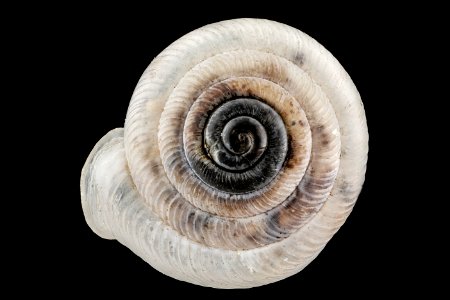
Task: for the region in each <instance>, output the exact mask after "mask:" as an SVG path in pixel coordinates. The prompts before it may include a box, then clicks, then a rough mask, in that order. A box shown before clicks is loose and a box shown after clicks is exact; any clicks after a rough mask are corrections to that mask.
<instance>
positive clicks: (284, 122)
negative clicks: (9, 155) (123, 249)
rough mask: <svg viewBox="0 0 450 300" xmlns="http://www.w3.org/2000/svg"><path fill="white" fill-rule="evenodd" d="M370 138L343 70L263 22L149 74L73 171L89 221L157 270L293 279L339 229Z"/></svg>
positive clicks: (212, 40)
mask: <svg viewBox="0 0 450 300" xmlns="http://www.w3.org/2000/svg"><path fill="white" fill-rule="evenodd" d="M367 151H368V133H367V126H366V120H365V114H364V108H363V105H362V102H361V99H360V96H359V94H358V91H357V90H356V88H355V86H354V84H353V83H352V81H351V79H350V77H349V76H348V74H347V73H346V72H345V71H344V69H343V68H342V67H341V65H340V64H339V63H338V61H337V60H336V59H335V58H334V57H333V56H332V55H331V54H330V53H329V52H328V51H327V50H325V49H324V48H323V47H322V46H321V45H319V44H318V43H317V42H316V41H315V40H313V39H312V38H310V37H309V36H307V35H306V34H304V33H302V32H300V31H299V30H297V29H294V28H292V27H289V26H287V25H284V24H280V23H276V22H273V21H268V20H258V19H237V20H229V21H224V22H219V23H215V24H210V25H207V26H205V27H202V28H200V29H197V30H195V31H193V32H191V33H189V34H187V35H185V36H184V37H182V38H180V39H179V40H177V41H176V42H174V43H173V44H172V45H170V46H169V47H168V48H166V49H165V50H164V51H163V52H162V53H161V54H160V55H158V56H157V57H156V58H155V59H154V60H153V62H152V63H151V64H150V66H149V67H148V68H147V69H146V70H145V72H144V74H143V75H142V77H141V79H140V81H139V83H138V84H137V86H136V89H135V91H134V94H133V96H132V99H131V102H130V106H129V109H128V113H127V118H126V121H125V128H124V129H115V130H112V131H110V132H109V133H108V134H106V135H105V136H104V137H103V138H102V139H101V140H100V141H99V142H98V143H97V145H96V146H95V147H94V149H93V150H92V152H91V154H90V155H89V157H88V159H87V161H86V163H85V166H84V168H83V171H82V175H81V199H82V206H83V211H84V214H85V217H86V221H87V223H88V224H89V226H90V227H91V228H92V230H93V231H94V232H96V233H97V234H98V235H99V236H101V237H103V238H107V239H117V240H118V241H120V242H121V243H122V244H124V245H126V246H127V247H128V248H130V249H131V250H132V251H133V252H135V253H136V254H137V255H139V256H140V257H141V258H142V259H144V260H145V261H147V262H148V263H149V264H150V265H152V266H153V267H154V268H156V269H157V270H159V271H161V272H162V273H164V274H167V275H169V276H171V277H174V278H176V279H179V280H183V281H187V282H191V283H194V284H198V285H203V286H211V287H216V288H248V287H254V286H260V285H264V284H268V283H271V282H275V281H278V280H281V279H283V278H286V277H288V276H291V275H293V274H296V273H297V272H299V271H300V270H302V269H303V268H304V267H305V266H306V265H307V264H308V263H309V262H311V261H312V260H313V259H314V258H315V257H316V256H317V255H318V254H319V252H320V251H321V250H322V249H323V247H324V246H325V245H326V243H327V242H328V241H329V240H330V238H331V237H332V236H333V234H334V233H335V232H336V231H337V230H338V229H339V227H340V226H341V225H342V224H343V223H344V222H345V219H346V218H347V216H348V215H349V213H350V212H351V210H352V207H353V205H354V204H355V202H356V199H357V197H358V195H359V192H360V190H361V187H362V184H363V181H364V175H365V170H366V162H367Z"/></svg>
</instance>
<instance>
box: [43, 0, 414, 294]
mask: <svg viewBox="0 0 450 300" xmlns="http://www.w3.org/2000/svg"><path fill="white" fill-rule="evenodd" d="M280 5H281V3H280ZM189 9H191V10H194V11H196V9H195V8H192V7H191V8H189ZM343 10H344V11H345V9H343ZM397 13H398V12H390V10H389V9H379V8H377V7H366V8H361V7H356V8H355V7H353V8H352V9H351V10H350V11H347V12H346V13H337V12H335V11H334V9H333V8H328V13H326V14H325V13H323V12H322V11H321V10H320V9H319V8H315V9H313V10H311V9H309V8H304V9H302V8H295V7H293V8H292V9H289V7H288V8H286V6H284V7H283V8H279V9H274V8H272V7H269V6H267V7H266V6H263V5H260V6H259V7H251V8H243V7H239V9H237V8H236V9H233V8H227V9H222V8H221V9H214V10H210V11H208V10H207V13H204V12H203V9H202V8H199V9H198V10H197V11H196V12H194V13H192V12H190V13H188V12H187V11H186V13H185V14H181V16H179V15H178V16H176V15H173V14H171V13H170V10H168V9H166V10H164V9H163V10H156V9H155V10H154V11H153V10H146V9H144V8H142V11H140V8H139V7H136V11H133V12H130V13H126V12H124V11H120V7H116V8H115V10H113V11H109V10H106V9H105V10H99V11H90V10H89V9H81V10H76V11H75V13H73V14H70V16H69V14H67V15H65V14H63V15H61V16H57V17H55V18H53V19H51V21H50V22H48V23H47V24H46V26H45V29H44V30H45V31H47V32H46V34H49V36H50V37H51V38H50V39H51V43H50V44H49V45H51V46H50V47H49V48H45V49H44V52H47V53H46V56H45V57H47V58H48V59H49V60H50V61H51V62H52V63H51V65H52V66H51V71H50V72H51V73H52V75H53V77H54V82H57V83H58V87H59V90H58V91H56V90H55V91H52V92H48V96H49V98H51V99H53V100H52V101H51V102H49V103H51V105H50V106H52V109H53V110H55V106H57V107H58V108H57V110H59V111H60V112H61V113H60V114H59V115H58V116H57V117H54V118H55V119H52V120H51V121H52V122H50V124H49V125H48V126H54V125H51V124H55V123H57V124H60V125H58V126H61V127H63V130H64V131H65V132H66V133H67V134H65V135H61V133H60V129H59V130H53V131H51V130H48V131H47V135H46V137H45V139H47V138H48V139H49V140H52V142H53V143H54V142H55V141H57V143H56V146H53V147H49V148H48V149H50V155H51V158H50V160H51V161H52V162H53V164H52V166H51V167H47V168H51V171H52V174H57V175H56V176H55V175H54V176H53V177H52V184H53V186H54V187H56V188H57V191H58V193H55V194H56V195H55V196H53V197H50V199H48V200H47V201H48V203H49V206H51V211H52V214H51V216H50V217H47V218H45V225H46V227H45V231H44V232H45V233H43V234H42V235H41V240H42V242H41V243H42V244H38V246H37V248H36V249H38V250H41V251H39V253H40V252H42V253H44V254H43V255H42V256H39V258H38V260H41V261H40V262H41V263H42V265H41V266H40V268H44V269H45V268H48V270H51V271H49V272H50V274H51V275H50V277H48V281H47V285H44V286H41V287H40V289H43V290H44V291H47V290H51V289H52V286H60V287H63V288H64V290H66V291H69V292H73V293H76V292H83V290H84V289H85V288H86V289H90V290H91V292H94V293H99V294H100V293H108V294H118V293H130V292H131V294H136V295H137V294H140V293H143V295H147V296H148V297H152V296H151V293H152V292H151V291H153V292H161V291H163V292H164V291H165V293H168V294H170V292H171V291H174V290H178V289H183V290H186V291H190V292H196V294H192V295H198V296H199V295H201V296H218V295H226V296H234V295H244V296H247V295H255V294H261V295H263V294H266V293H270V292H276V293H283V294H285V293H292V295H295V296H296V297H297V296H298V297H303V296H317V295H319V297H320V295H332V296H338V297H340V296H345V297H348V296H356V297H363V296H364V295H384V294H386V293H388V291H390V290H396V291H400V292H402V290H403V287H404V284H402V283H400V282H399V278H402V277H403V276H405V275H406V274H408V273H410V272H413V269H412V267H411V266H410V264H409V263H408V261H406V259H405V250H404V249H403V247H402V245H403V241H404V239H405V235H406V231H407V228H405V226H407V225H397V224H396V220H397V219H398V211H399V209H401V208H402V207H404V206H405V204H406V203H407V201H408V199H405V198H404V197H399V195H400V191H398V190H397V188H396V184H397V181H396V180H397V176H396V173H397V171H396V169H397V168H400V167H401V166H403V164H404V162H402V159H401V155H400V154H399V153H400V149H397V148H396V147H393V148H392V147H391V149H388V147H387V145H393V144H394V143H395V144H399V143H400V144H401V143H402V138H404V139H406V137H405V136H397V135H394V134H393V132H392V128H390V129H389V128H388V126H387V124H396V122H398V120H397V119H396V117H395V116H396V110H397V108H396V106H395V105H394V102H393V101H392V99H391V98H394V96H393V95H394V94H395V93H396V90H397V89H398V88H401V87H402V83H401V82H400V81H399V80H398V74H399V72H400V69H401V67H402V66H403V65H404V62H403V61H402V59H401V55H400V53H401V51H402V50H401V45H402V44H403V42H404V40H406V39H407V35H406V32H408V31H409V30H411V25H410V24H409V22H408V23H407V22H406V21H405V22H403V21H402V20H401V18H398V14H397ZM239 17H256V18H267V19H272V20H275V21H278V22H282V23H285V24H288V25H291V26H293V27H296V28H298V29H300V30H302V31H303V32H305V33H307V34H308V35H310V36H311V37H313V38H315V39H316V40H317V41H318V42H319V43H321V44H322V45H323V46H325V48H327V49H328V50H329V51H330V52H331V53H332V54H333V55H334V56H335V57H336V58H337V59H338V60H339V61H340V63H341V64H342V65H343V66H344V68H345V69H346V70H347V72H348V73H349V74H350V76H351V78H352V79H353V81H354V83H355V85H356V86H357V88H358V90H359V92H360V94H361V97H362V100H363V103H364V106H365V109H366V116H367V121H368V127H369V135H370V142H369V162H368V169H367V175H366V181H365V184H364V188H363V190H362V193H361V195H360V197H359V200H358V202H357V204H356V206H355V208H354V210H353V212H352V213H351V215H350V217H349V218H348V220H347V221H346V223H345V224H344V225H343V226H342V228H341V229H340V230H339V231H338V233H337V234H336V235H335V236H334V237H333V239H332V240H331V241H330V242H329V243H328V245H327V246H326V247H325V249H324V250H323V251H322V253H321V254H320V255H319V256H318V257H317V258H316V259H315V260H314V261H313V262H312V263H311V264H310V265H308V266H307V267H306V268H305V269H304V270H303V271H302V272H300V273H299V274H297V275H295V276H292V277H290V278H287V279H285V280H283V281H281V282H277V283H273V284H270V285H267V286H263V287H259V288H256V289H251V290H240V291H222V290H215V289H211V288H202V287H198V286H195V285H192V284H188V283H184V282H180V281H177V280H174V279H172V278H170V277H167V276H165V275H163V274H161V273H159V272H158V271H156V270H154V269H153V268H152V267H150V266H149V265H148V264H146V263H145V262H144V261H142V260H141V259H140V258H139V257H137V256H136V255H135V254H133V253H132V252H131V251H130V250H128V249H127V248H126V247H125V246H123V245H121V244H119V243H118V242H117V241H108V240H103V239H101V238H100V237H98V236H97V235H96V234H94V233H93V232H92V231H91V230H90V228H89V227H88V226H87V224H86V222H85V220H84V217H83V213H82V209H81V204H80V197H79V177H80V172H81V168H82V166H83V164H84V161H85V159H86V158H87V156H88V154H89V152H90V150H91V149H92V148H93V146H94V145H95V143H96V142H97V141H98V140H99V139H100V138H101V137H102V136H103V135H104V134H105V133H107V132H108V131H109V130H110V129H113V128H116V127H123V123H124V120H125V115H126V111H127V107H128V102H129V100H130V98H131V94H132V92H133V89H134V87H135V85H136V84H137V81H138V80H139V78H140V76H141V74H142V72H143V71H144V70H145V68H146V67H147V66H148V65H149V63H150V62H151V61H152V59H153V58H154V57H155V56H157V55H158V54H159V53H160V52H161V51H162V50H163V49H164V48H165V47H167V46H168V45H169V44H170V43H171V42H173V41H174V40H176V39H177V38H179V37H181V36H182V35H184V34H186V33H188V32H190V31H191V30H194V29H196V28H198V27H201V26H203V25H206V24H208V23H212V22H216V21H221V20H225V19H231V18H239ZM58 26H63V29H62V33H60V32H61V31H60V29H59V28H58ZM42 67H43V68H45V61H44V66H42ZM49 68H50V67H49ZM386 103H388V104H389V105H390V108H389V109H386ZM50 106H49V107H50ZM47 121H48V120H47ZM62 152H64V155H61V153H62ZM47 154H48V152H47ZM394 161H395V162H396V168H391V167H390V166H391V165H392V163H393V162H394ZM386 170H389V171H388V172H386ZM388 190H389V192H388ZM403 213H405V214H406V212H403ZM44 240H45V241H47V240H48V241H50V242H49V243H47V242H44ZM74 274H77V275H76V276H75V279H73V277H74ZM360 291H364V294H362V293H361V292H360ZM189 295H191V294H189Z"/></svg>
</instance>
